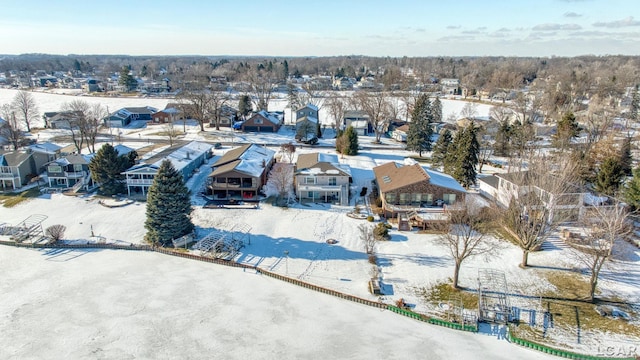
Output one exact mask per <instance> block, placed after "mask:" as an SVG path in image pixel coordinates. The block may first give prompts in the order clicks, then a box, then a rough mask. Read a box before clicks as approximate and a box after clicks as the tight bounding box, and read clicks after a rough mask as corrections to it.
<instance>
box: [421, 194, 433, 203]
mask: <svg viewBox="0 0 640 360" xmlns="http://www.w3.org/2000/svg"><path fill="white" fill-rule="evenodd" d="M422 202H423V203H425V204H427V205H432V204H433V194H422Z"/></svg>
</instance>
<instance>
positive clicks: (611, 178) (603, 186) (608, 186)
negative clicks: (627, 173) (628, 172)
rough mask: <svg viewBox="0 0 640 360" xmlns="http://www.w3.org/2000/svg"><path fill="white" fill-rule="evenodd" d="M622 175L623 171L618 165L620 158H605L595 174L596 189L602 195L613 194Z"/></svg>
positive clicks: (616, 190)
mask: <svg viewBox="0 0 640 360" xmlns="http://www.w3.org/2000/svg"><path fill="white" fill-rule="evenodd" d="M623 177H624V172H623V171H622V166H621V165H620V159H619V158H617V157H610V158H606V159H605V160H604V161H603V162H602V164H601V165H600V170H599V171H598V173H597V174H596V182H595V184H594V185H595V188H596V191H597V192H599V193H601V194H604V195H608V196H614V195H615V194H616V193H617V192H618V189H619V188H620V184H621V182H622V178H623Z"/></svg>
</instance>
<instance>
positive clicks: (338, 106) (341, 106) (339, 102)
mask: <svg viewBox="0 0 640 360" xmlns="http://www.w3.org/2000/svg"><path fill="white" fill-rule="evenodd" d="M327 105H328V107H329V114H330V115H331V117H332V118H333V121H334V123H333V125H332V127H333V128H334V130H336V131H337V130H339V129H340V128H341V127H342V126H341V125H342V120H343V119H344V111H345V107H346V104H345V101H344V99H343V98H342V97H340V96H339V94H338V93H336V92H335V91H334V92H332V93H331V95H329V99H328V100H327Z"/></svg>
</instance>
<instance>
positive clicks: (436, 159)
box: [431, 129, 453, 167]
mask: <svg viewBox="0 0 640 360" xmlns="http://www.w3.org/2000/svg"><path fill="white" fill-rule="evenodd" d="M452 141H453V138H452V136H451V131H449V130H448V129H445V130H444V131H443V132H442V133H441V134H440V136H438V140H437V141H436V144H435V145H434V147H433V152H432V153H431V163H432V164H433V166H434V167H440V166H444V162H445V158H446V156H447V154H448V153H449V147H450V146H451V142H452Z"/></svg>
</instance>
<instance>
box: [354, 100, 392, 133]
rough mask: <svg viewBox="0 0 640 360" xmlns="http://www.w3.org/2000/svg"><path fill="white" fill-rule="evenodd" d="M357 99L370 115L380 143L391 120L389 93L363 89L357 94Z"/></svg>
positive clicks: (370, 121) (370, 120)
mask: <svg viewBox="0 0 640 360" xmlns="http://www.w3.org/2000/svg"><path fill="white" fill-rule="evenodd" d="M356 101H357V103H358V104H359V106H360V108H361V109H362V110H363V111H364V112H365V113H366V114H367V115H368V116H369V123H370V124H371V127H372V128H373V131H374V133H375V135H376V140H375V142H376V143H379V142H380V138H381V137H382V134H383V133H384V129H385V128H386V126H385V125H386V123H387V122H388V120H389V114H390V108H391V106H390V104H389V99H388V97H387V94H386V93H385V92H382V91H371V92H368V91H363V92H360V93H358V95H356Z"/></svg>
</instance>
